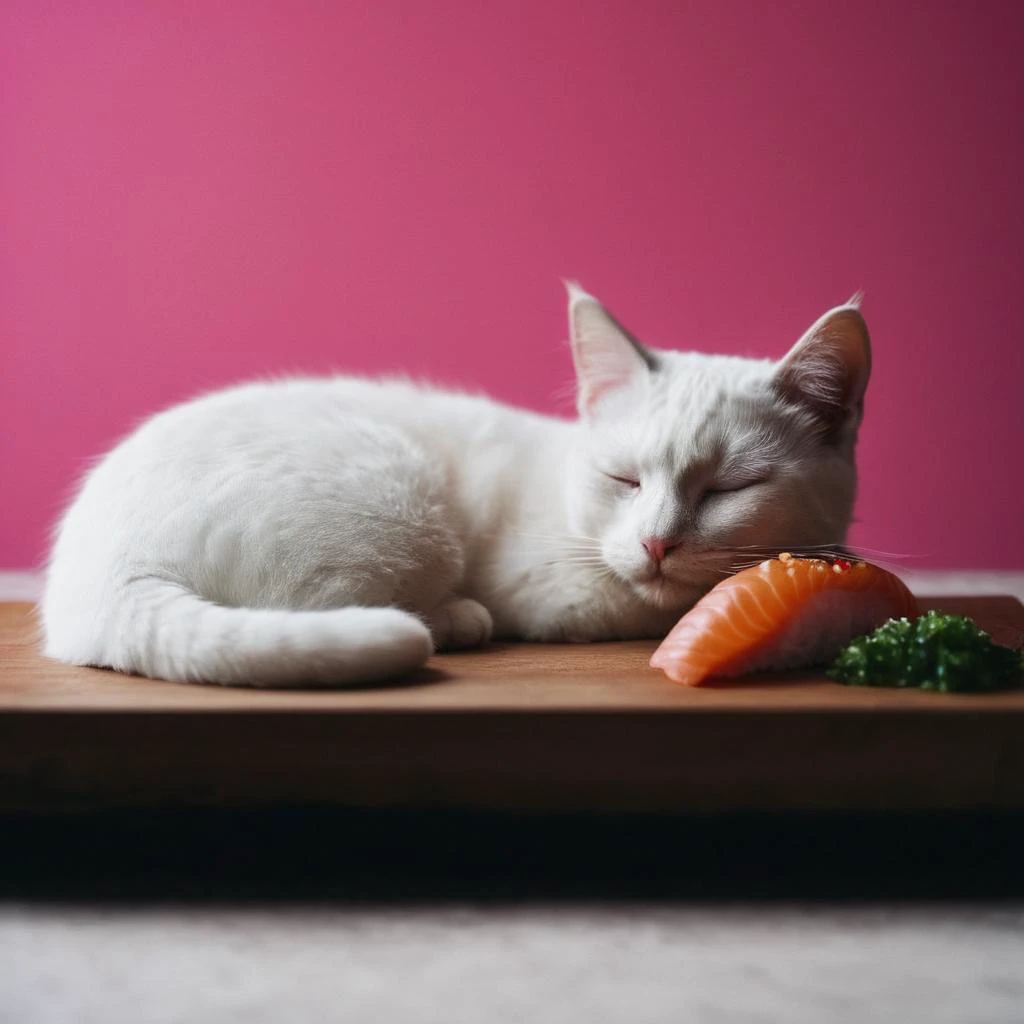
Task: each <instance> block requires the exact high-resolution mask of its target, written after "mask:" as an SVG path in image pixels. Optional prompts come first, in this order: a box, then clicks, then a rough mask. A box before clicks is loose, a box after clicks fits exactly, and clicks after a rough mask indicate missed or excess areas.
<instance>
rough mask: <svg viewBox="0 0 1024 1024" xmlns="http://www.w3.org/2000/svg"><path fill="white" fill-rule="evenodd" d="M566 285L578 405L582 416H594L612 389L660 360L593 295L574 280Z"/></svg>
mask: <svg viewBox="0 0 1024 1024" xmlns="http://www.w3.org/2000/svg"><path fill="white" fill-rule="evenodd" d="M565 287H566V291H567V292H568V293H569V338H570V341H571V344H572V358H573V362H574V363H575V365H576V383H577V406H578V408H579V411H580V415H581V416H591V415H593V413H594V412H595V410H596V408H597V406H598V405H599V404H600V402H601V401H602V399H604V398H605V397H606V396H607V395H608V394H609V393H611V392H613V391H616V390H618V389H619V388H622V387H625V386H627V385H629V384H632V383H635V382H636V381H637V380H638V379H640V378H641V377H643V376H646V375H647V374H648V373H650V372H651V370H653V369H655V368H656V367H657V360H656V358H655V355H654V353H653V352H651V351H650V350H649V349H647V348H645V347H644V346H643V345H642V344H641V343H640V342H639V341H637V340H636V338H634V337H633V335H632V334H630V333H629V331H627V330H626V329H625V327H623V326H622V325H621V324H620V323H619V322H618V321H617V320H616V319H615V317H613V316H612V315H611V313H609V312H608V310H607V309H605V308H604V306H602V305H601V303H600V302H598V300H597V299H595V298H594V296H593V295H588V294H587V292H585V291H584V290H583V289H582V288H581V287H580V286H579V285H578V284H576V283H575V282H574V281H566V282H565Z"/></svg>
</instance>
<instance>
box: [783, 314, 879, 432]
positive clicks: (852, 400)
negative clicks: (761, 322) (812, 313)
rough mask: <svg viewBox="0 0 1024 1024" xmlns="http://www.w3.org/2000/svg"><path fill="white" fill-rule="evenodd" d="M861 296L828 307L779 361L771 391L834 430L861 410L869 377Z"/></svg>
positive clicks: (868, 344)
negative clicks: (845, 302)
mask: <svg viewBox="0 0 1024 1024" xmlns="http://www.w3.org/2000/svg"><path fill="white" fill-rule="evenodd" d="M859 307H860V296H859V295H856V296H854V297H853V298H852V299H851V300H850V301H849V302H848V303H847V304H846V305H845V306H837V307H836V308H835V309H831V310H829V311H828V312H827V313H826V314H825V315H824V316H823V317H821V319H820V320H818V321H817V322H816V323H814V324H812V325H811V328H810V329H809V330H808V331H807V333H806V334H805V335H804V336H803V337H802V338H801V339H800V340H799V341H798V342H797V343H796V344H795V345H794V346H793V348H792V349H790V351H789V353H788V354H787V355H786V357H785V358H784V359H783V360H782V362H781V363H780V364H779V368H778V370H777V371H776V373H775V379H774V381H773V384H774V387H775V390H776V391H777V392H778V393H779V394H780V395H781V396H782V397H783V398H784V399H785V400H786V401H788V402H791V403H793V404H794V405H799V406H802V407H803V408H805V409H807V410H809V411H810V412H811V413H813V414H814V415H815V417H817V419H818V420H819V421H820V422H821V423H822V424H823V426H824V427H825V429H826V431H827V432H829V433H834V432H835V431H838V430H839V429H841V428H842V427H843V426H844V425H845V424H847V423H850V422H851V421H852V422H853V424H854V425H855V426H856V425H857V424H859V423H860V419H861V416H862V415H863V412H864V392H865V390H866V389H867V386H868V378H869V377H870V376H871V341H870V338H869V336H868V325H867V324H866V323H865V322H864V317H863V316H861V313H860V308H859Z"/></svg>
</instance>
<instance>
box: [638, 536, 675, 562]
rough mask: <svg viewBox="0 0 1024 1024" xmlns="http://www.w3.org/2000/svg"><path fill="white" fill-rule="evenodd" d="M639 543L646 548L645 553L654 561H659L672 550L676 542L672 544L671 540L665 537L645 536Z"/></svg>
mask: <svg viewBox="0 0 1024 1024" xmlns="http://www.w3.org/2000/svg"><path fill="white" fill-rule="evenodd" d="M640 543H641V544H643V546H644V547H645V548H646V550H647V554H649V555H650V556H651V558H653V559H654V560H655V562H661V561H663V560H664V558H665V556H666V555H667V554H668V553H669V552H670V551H674V550H675V549H676V548H677V547H679V545H678V544H673V543H672V541H670V540H668V539H667V538H665V537H645V538H644V539H643V540H642V541H640Z"/></svg>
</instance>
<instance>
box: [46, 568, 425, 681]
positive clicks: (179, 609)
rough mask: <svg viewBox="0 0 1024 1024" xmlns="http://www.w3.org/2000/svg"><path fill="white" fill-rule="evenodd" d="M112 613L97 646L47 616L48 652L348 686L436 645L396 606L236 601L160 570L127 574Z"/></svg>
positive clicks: (384, 673)
mask: <svg viewBox="0 0 1024 1024" xmlns="http://www.w3.org/2000/svg"><path fill="white" fill-rule="evenodd" d="M114 622H115V623H116V625H115V628H114V629H113V630H112V631H108V630H103V631H102V632H104V633H112V635H106V636H104V638H103V641H102V642H101V644H99V645H98V647H94V648H93V650H91V651H90V650H88V648H89V647H91V646H92V645H91V644H89V643H87V642H86V643H81V641H84V640H85V639H86V638H84V637H81V636H80V637H79V639H80V642H79V643H76V642H75V640H74V636H75V631H74V629H72V630H71V631H63V630H60V629H59V628H56V629H55V628H52V627H53V625H54V624H51V622H46V626H45V628H46V643H45V653H46V654H48V655H50V656H51V657H55V658H59V659H60V660H62V661H71V662H74V663H77V664H88V665H99V666H102V667H106V668H114V669H118V670H119V671H122V672H134V673H137V674H139V675H146V676H152V677H154V678H157V679H171V680H181V681H195V682H206V683H223V684H225V685H228V686H269V687H275V686H280V687H299V686H320V687H344V686H355V685H362V684H367V683H375V682H381V681H383V680H387V679H392V678H395V677H397V676H401V675H403V674H405V673H407V672H409V671H411V670H413V669H416V668H419V667H420V666H421V665H423V664H424V662H426V660H427V658H429V657H430V655H431V653H432V651H433V643H432V640H431V636H430V631H429V630H428V629H427V627H426V626H425V625H424V624H423V623H422V622H421V621H420V620H419V619H418V618H416V616H414V615H411V614H409V613H408V612H404V611H401V610H400V609H398V608H361V607H350V608H337V609H332V610H327V611H278V610H273V609H252V608H232V607H225V606H223V605H218V604H215V603H214V602H212V601H207V600H206V599H205V598H202V597H200V596H199V595H198V594H195V593H193V592H192V591H190V590H188V589H187V588H185V587H183V586H180V585H179V584H177V583H171V582H167V581H165V580H157V579H143V580H136V581H134V582H133V583H132V584H130V585H129V587H128V588H126V593H125V596H124V599H123V602H122V603H121V607H120V609H119V613H118V614H116V615H115V616H114Z"/></svg>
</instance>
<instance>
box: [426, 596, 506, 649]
mask: <svg viewBox="0 0 1024 1024" xmlns="http://www.w3.org/2000/svg"><path fill="white" fill-rule="evenodd" d="M426 621H427V626H428V628H429V629H430V635H431V636H432V637H433V638H434V649H435V650H438V651H454V650H458V649H459V648H460V647H480V646H481V645H483V644H485V643H487V641H488V640H490V639H491V631H492V630H493V629H494V620H493V619H492V618H491V613H490V612H489V611H488V610H487V609H486V608H485V607H484V606H483V605H482V604H480V602H479V601H474V600H472V599H471V598H468V597H456V598H452V599H451V600H450V601H443V602H442V603H441V604H440V605H438V606H437V607H436V608H435V609H434V610H433V612H431V614H430V615H428V616H427V619H426Z"/></svg>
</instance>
